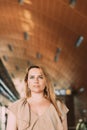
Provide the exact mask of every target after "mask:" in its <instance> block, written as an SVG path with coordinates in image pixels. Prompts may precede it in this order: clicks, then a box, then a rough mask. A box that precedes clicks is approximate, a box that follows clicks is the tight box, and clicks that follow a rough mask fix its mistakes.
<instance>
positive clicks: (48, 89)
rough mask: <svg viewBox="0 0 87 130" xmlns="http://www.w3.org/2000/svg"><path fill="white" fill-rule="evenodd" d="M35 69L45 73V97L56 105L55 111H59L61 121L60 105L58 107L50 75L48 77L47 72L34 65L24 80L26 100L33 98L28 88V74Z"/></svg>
mask: <svg viewBox="0 0 87 130" xmlns="http://www.w3.org/2000/svg"><path fill="white" fill-rule="evenodd" d="M33 68H37V69H41V70H42V71H43V74H44V76H45V78H46V86H45V89H44V96H45V97H46V98H47V99H48V100H49V101H50V102H51V103H52V104H53V105H54V107H55V109H56V111H57V113H58V115H59V117H60V119H61V113H60V111H59V108H58V105H57V102H56V96H55V93H54V90H53V87H52V84H51V81H50V78H49V75H48V73H47V72H46V70H45V69H44V68H43V67H41V66H37V65H33V66H30V67H29V68H28V69H27V73H26V75H25V79H24V81H25V83H26V86H25V92H26V98H28V97H30V96H31V92H30V89H29V87H28V73H29V71H30V70H31V69H33Z"/></svg>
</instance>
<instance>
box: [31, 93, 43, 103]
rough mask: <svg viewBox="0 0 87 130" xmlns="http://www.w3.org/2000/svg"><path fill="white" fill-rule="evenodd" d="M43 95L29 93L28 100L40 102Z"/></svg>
mask: <svg viewBox="0 0 87 130" xmlns="http://www.w3.org/2000/svg"><path fill="white" fill-rule="evenodd" d="M44 98H45V97H44V95H43V93H31V97H30V100H32V101H35V102H40V101H42V100H43V99H44Z"/></svg>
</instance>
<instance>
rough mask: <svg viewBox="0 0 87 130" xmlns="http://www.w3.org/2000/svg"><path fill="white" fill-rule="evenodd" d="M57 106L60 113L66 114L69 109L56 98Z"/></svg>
mask: <svg viewBox="0 0 87 130" xmlns="http://www.w3.org/2000/svg"><path fill="white" fill-rule="evenodd" d="M57 106H58V108H59V110H60V112H61V113H65V114H66V113H67V112H68V111H69V109H68V108H67V106H66V105H65V103H64V102H63V101H60V100H57Z"/></svg>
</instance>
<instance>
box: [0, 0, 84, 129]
mask: <svg viewBox="0 0 87 130" xmlns="http://www.w3.org/2000/svg"><path fill="white" fill-rule="evenodd" d="M34 64H41V65H42V66H43V67H44V68H46V70H47V72H48V73H49V75H50V77H51V80H52V84H53V86H54V91H55V94H56V95H57V96H58V97H60V98H62V100H64V102H65V104H66V105H67V107H68V108H69V113H68V128H69V130H75V129H76V125H77V123H78V120H79V119H84V118H85V119H87V0H0V130H5V129H6V123H7V117H8V109H7V108H8V105H10V104H11V103H13V102H14V101H16V100H18V99H20V98H21V97H23V96H24V86H25V84H24V76H25V73H26V68H27V67H29V66H30V65H34Z"/></svg>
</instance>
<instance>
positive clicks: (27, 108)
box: [7, 66, 68, 130]
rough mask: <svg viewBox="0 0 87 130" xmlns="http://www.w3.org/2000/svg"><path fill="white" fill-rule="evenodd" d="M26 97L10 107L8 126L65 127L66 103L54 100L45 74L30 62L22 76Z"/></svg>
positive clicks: (19, 129)
mask: <svg viewBox="0 0 87 130" xmlns="http://www.w3.org/2000/svg"><path fill="white" fill-rule="evenodd" d="M25 83H26V98H23V99H20V100H18V101H16V102H15V103H13V104H12V105H11V106H10V107H9V115H8V123H7V130H67V116H66V114H67V112H68V109H67V107H66V106H65V105H64V104H63V103H62V102H61V101H60V100H58V101H56V99H55V94H54V92H53V89H52V86H51V83H50V80H49V77H48V74H47V73H46V72H45V71H44V69H43V68H42V67H40V66H31V67H29V68H28V71H27V73H26V76H25Z"/></svg>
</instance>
